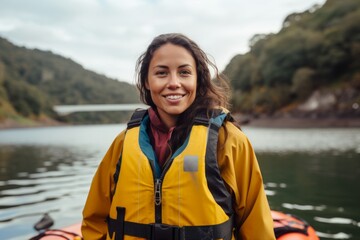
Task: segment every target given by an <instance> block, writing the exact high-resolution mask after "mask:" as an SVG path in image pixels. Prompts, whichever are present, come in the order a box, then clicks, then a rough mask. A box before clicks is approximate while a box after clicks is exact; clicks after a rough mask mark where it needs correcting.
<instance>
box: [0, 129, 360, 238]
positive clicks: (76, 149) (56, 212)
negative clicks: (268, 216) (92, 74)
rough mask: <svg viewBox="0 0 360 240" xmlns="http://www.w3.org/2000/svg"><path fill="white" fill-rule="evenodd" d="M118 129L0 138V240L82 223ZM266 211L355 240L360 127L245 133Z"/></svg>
mask: <svg viewBox="0 0 360 240" xmlns="http://www.w3.org/2000/svg"><path fill="white" fill-rule="evenodd" d="M124 127H125V125H123V124H113V125H89V126H61V127H47V128H29V129H8V130H1V131H0V236H1V239H12V240H20V239H21V240H22V239H27V238H29V237H30V236H32V235H34V234H36V232H35V230H33V225H34V223H35V222H37V221H38V220H39V219H40V218H41V217H42V215H43V214H44V213H49V214H50V216H51V217H52V218H53V219H55V225H54V227H64V226H67V225H70V224H73V223H76V222H78V221H80V220H81V211H82V207H83V205H84V202H85V199H86V195H87V192H88V189H89V186H90V183H91V179H92V176H93V175H94V173H95V170H96V167H97V165H98V164H99V162H100V160H101V159H102V157H103V155H104V154H105V152H106V150H107V148H108V147H109V145H110V144H111V142H112V140H113V139H114V138H115V136H116V135H117V134H118V133H119V132H120V131H121V130H122V129H124ZM243 131H244V132H245V133H246V134H247V136H248V137H249V138H250V140H251V142H252V144H253V146H254V149H255V151H256V154H257V157H258V161H259V164H260V167H261V170H262V173H263V178H264V185H265V189H266V193H267V196H268V199H269V203H270V206H271V208H272V209H274V210H278V211H283V212H286V213H291V214H294V215H297V216H299V217H301V218H303V219H305V220H306V221H307V222H308V223H309V224H310V225H312V226H313V227H314V228H315V230H316V232H317V233H318V235H319V236H320V237H321V239H360V204H359V203H360V191H359V183H360V128H332V129H326V128H321V129H298V128H297V129H276V128H255V127H244V128H243Z"/></svg>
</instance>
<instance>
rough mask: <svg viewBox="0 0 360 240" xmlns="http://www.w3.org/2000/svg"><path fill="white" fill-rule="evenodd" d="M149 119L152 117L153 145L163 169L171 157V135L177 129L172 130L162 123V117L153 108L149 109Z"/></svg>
mask: <svg viewBox="0 0 360 240" xmlns="http://www.w3.org/2000/svg"><path fill="white" fill-rule="evenodd" d="M148 112H149V117H150V130H151V135H152V137H151V143H152V146H153V149H154V151H155V154H156V157H157V159H158V162H159V165H160V166H161V167H162V166H163V165H164V163H165V161H166V159H167V158H168V157H169V154H170V153H171V151H170V146H169V143H168V142H169V140H170V138H171V134H172V132H173V130H174V128H175V127H172V128H170V129H168V128H167V126H166V125H165V124H164V123H163V122H162V121H161V119H160V117H159V116H158V114H157V113H156V111H155V110H154V109H152V108H149V110H148Z"/></svg>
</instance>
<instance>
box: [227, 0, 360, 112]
mask: <svg viewBox="0 0 360 240" xmlns="http://www.w3.org/2000/svg"><path fill="white" fill-rule="evenodd" d="M359 23H360V1H359V0H341V1H339V0H327V1H326V3H325V4H324V5H323V6H314V7H312V8H310V9H309V10H307V11H305V12H302V13H292V14H290V15H288V16H287V17H286V18H285V20H284V22H283V26H282V29H281V30H280V31H279V32H278V33H276V34H257V35H255V36H253V38H252V39H251V40H250V41H249V46H250V51H249V52H247V53H246V54H239V55H236V56H235V57H234V58H233V59H232V60H231V61H230V63H229V64H228V65H227V67H226V68H225V70H224V73H225V74H226V75H227V76H228V77H229V79H230V81H231V86H232V88H233V110H235V111H240V112H242V113H249V114H252V115H273V116H274V115H275V116H276V115H279V116H280V115H283V116H284V115H285V116H297V117H299V116H301V117H360V107H359V105H360V91H359V89H360V24H359ZM238 31H241V29H238Z"/></svg>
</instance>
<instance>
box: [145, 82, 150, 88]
mask: <svg viewBox="0 0 360 240" xmlns="http://www.w3.org/2000/svg"><path fill="white" fill-rule="evenodd" d="M145 88H146V89H147V90H150V87H149V82H148V80H147V79H146V81H145Z"/></svg>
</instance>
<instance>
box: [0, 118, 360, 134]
mask: <svg viewBox="0 0 360 240" xmlns="http://www.w3.org/2000/svg"><path fill="white" fill-rule="evenodd" d="M234 118H235V120H236V121H237V122H238V123H239V124H240V126H241V127H262V128H358V127H360V118H294V117H260V118H246V117H241V116H240V115H236V114H235V116H234ZM78 125H82V124H69V123H63V122H57V121H54V120H49V119H48V120H47V121H31V122H30V121H29V122H26V123H19V122H16V121H14V120H6V121H4V122H0V131H1V130H6V129H21V128H39V127H57V126H78ZM83 125H86V124H83Z"/></svg>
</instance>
